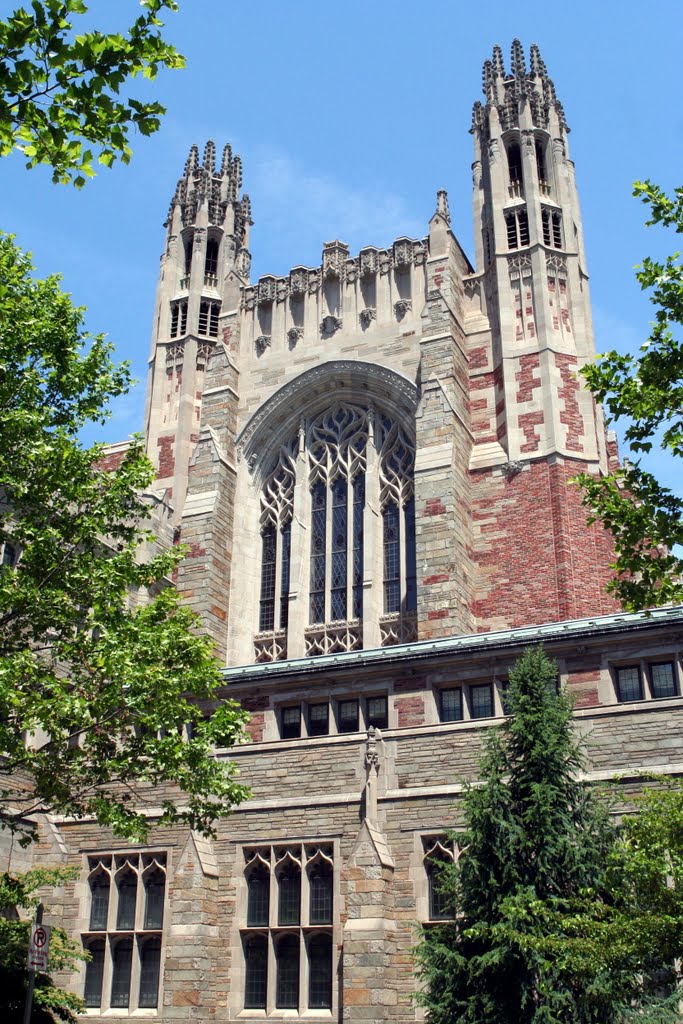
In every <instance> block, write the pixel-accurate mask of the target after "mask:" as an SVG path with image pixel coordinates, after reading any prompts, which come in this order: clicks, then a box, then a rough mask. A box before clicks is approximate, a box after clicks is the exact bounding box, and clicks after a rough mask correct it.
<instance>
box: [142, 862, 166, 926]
mask: <svg viewBox="0 0 683 1024" xmlns="http://www.w3.org/2000/svg"><path fill="white" fill-rule="evenodd" d="M144 886H145V929H150V930H155V929H156V930H161V927H162V925H163V923H164V893H165V891H166V875H165V874H164V872H163V871H161V870H160V869H159V868H156V867H155V868H153V869H152V870H151V871H148V872H147V873H146V874H145V877H144Z"/></svg>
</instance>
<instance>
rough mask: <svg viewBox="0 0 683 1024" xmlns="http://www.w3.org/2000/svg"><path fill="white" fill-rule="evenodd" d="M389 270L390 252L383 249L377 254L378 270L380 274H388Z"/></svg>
mask: <svg viewBox="0 0 683 1024" xmlns="http://www.w3.org/2000/svg"><path fill="white" fill-rule="evenodd" d="M390 270H391V253H390V252H387V251H386V249H383V250H382V252H380V254H379V272H380V274H388V273H389V271H390Z"/></svg>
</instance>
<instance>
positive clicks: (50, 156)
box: [0, 0, 184, 187]
mask: <svg viewBox="0 0 683 1024" xmlns="http://www.w3.org/2000/svg"><path fill="white" fill-rule="evenodd" d="M141 6H142V12H141V13H140V15H139V16H138V17H137V18H136V19H135V21H134V22H133V24H132V25H131V26H130V28H129V29H128V31H127V32H126V33H119V32H112V33H105V32H100V31H97V30H92V31H82V32H78V31H77V28H75V26H77V22H78V19H81V20H82V19H83V16H84V15H86V13H87V10H88V8H87V5H86V4H85V3H84V2H83V0H32V3H31V5H30V7H29V8H28V9H27V8H23V7H20V8H18V9H17V10H15V11H14V12H13V13H12V14H11V15H9V17H7V19H6V20H4V21H0V156H6V155H7V154H8V153H10V152H11V151H12V150H13V149H18V150H20V151H21V152H22V153H23V154H24V155H25V157H26V158H27V167H35V166H36V165H38V164H48V165H50V166H51V167H52V172H53V174H52V179H53V181H55V182H73V183H74V184H75V185H76V186H78V187H80V186H81V185H83V184H84V182H85V180H86V178H88V177H92V176H93V174H94V173H95V172H94V169H93V161H95V160H98V161H99V162H100V163H101V164H104V165H105V166H107V167H108V166H111V164H112V163H113V162H114V161H115V160H116V159H117V157H118V158H120V159H121V160H122V161H123V162H124V163H128V161H129V159H130V156H131V148H130V144H129V138H130V132H131V129H133V128H137V129H138V131H140V132H141V133H142V134H143V135H150V134H152V133H153V132H155V131H156V130H157V129H158V127H159V123H160V117H161V115H162V114H163V113H164V107H163V106H162V105H161V104H160V103H158V102H156V101H151V102H150V101H143V100H139V99H135V98H134V97H132V96H128V95H124V94H123V93H125V91H126V89H127V87H128V86H129V84H130V79H131V78H134V77H135V76H138V75H142V76H144V77H145V78H148V79H153V78H155V77H156V75H157V73H158V71H159V70H160V69H161V68H180V67H183V66H184V60H183V58H182V57H181V56H180V54H179V53H178V52H177V51H176V50H175V48H174V47H173V46H171V45H170V44H169V43H167V42H166V41H165V40H164V39H163V37H162V35H161V33H160V31H159V30H160V28H161V27H162V22H161V20H160V17H159V16H160V14H162V13H163V12H164V10H169V11H174V10H176V8H177V4H176V2H175V0H141Z"/></svg>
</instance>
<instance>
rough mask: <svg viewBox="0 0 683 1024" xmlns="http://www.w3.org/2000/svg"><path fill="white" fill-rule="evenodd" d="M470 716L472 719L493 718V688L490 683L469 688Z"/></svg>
mask: <svg viewBox="0 0 683 1024" xmlns="http://www.w3.org/2000/svg"><path fill="white" fill-rule="evenodd" d="M470 714H471V716H472V718H492V717H493V687H492V686H491V684H490V683H485V684H483V685H482V686H470Z"/></svg>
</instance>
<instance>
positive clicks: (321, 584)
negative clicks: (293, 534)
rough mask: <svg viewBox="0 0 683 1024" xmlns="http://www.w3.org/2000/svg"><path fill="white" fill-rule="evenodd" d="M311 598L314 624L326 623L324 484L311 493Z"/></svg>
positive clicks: (325, 513)
mask: <svg viewBox="0 0 683 1024" xmlns="http://www.w3.org/2000/svg"><path fill="white" fill-rule="evenodd" d="M311 506H312V512H311V596H310V620H311V623H312V624H315V623H316V622H324V621H325V519H326V515H327V492H326V490H325V485H324V484H323V483H317V484H316V485H315V487H314V488H313V490H312V491H311Z"/></svg>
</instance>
